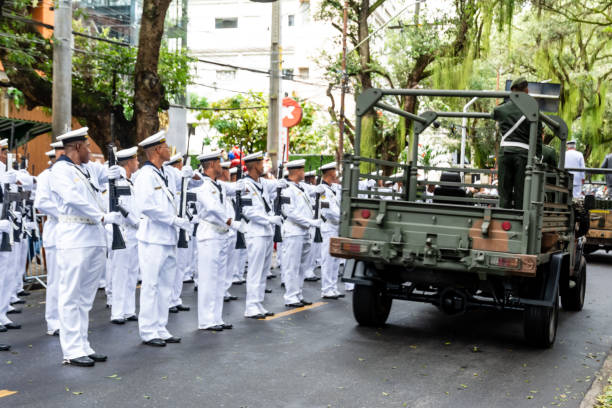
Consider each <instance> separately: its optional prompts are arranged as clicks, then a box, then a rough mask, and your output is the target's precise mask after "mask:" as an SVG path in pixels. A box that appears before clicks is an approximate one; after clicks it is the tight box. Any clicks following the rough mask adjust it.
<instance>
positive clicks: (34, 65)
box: [0, 0, 190, 150]
mask: <svg viewBox="0 0 612 408" xmlns="http://www.w3.org/2000/svg"><path fill="white" fill-rule="evenodd" d="M168 4H169V1H168V0H164V1H163V2H160V1H157V0H144V3H143V10H144V12H143V15H142V22H141V29H140V44H141V46H140V47H139V48H138V50H135V49H133V48H131V47H126V46H121V45H117V44H114V43H111V42H104V41H96V40H92V39H90V38H86V37H84V36H78V35H77V36H75V37H74V54H73V83H72V113H73V116H75V117H76V118H78V119H79V120H81V121H82V122H83V123H84V124H87V126H89V128H90V136H91V137H92V139H93V140H94V141H95V142H96V143H97V144H98V145H99V146H104V145H105V144H107V143H108V142H110V141H111V128H110V124H111V121H110V117H111V113H113V114H114V128H113V129H112V130H113V132H112V133H113V134H114V135H115V137H116V139H117V142H118V144H119V145H120V146H124V147H127V146H133V145H134V144H136V143H137V142H138V141H140V140H142V139H144V138H145V137H147V136H149V135H150V134H152V133H153V132H155V131H156V130H157V128H158V119H157V112H158V111H159V109H160V108H162V109H163V108H167V107H168V104H169V101H168V100H169V98H170V97H171V96H172V95H175V94H181V93H183V92H184V90H185V87H186V85H187V83H188V82H189V61H190V59H189V57H188V56H187V55H186V54H185V52H184V51H182V52H178V53H170V52H168V51H167V50H166V49H165V47H161V46H160V45H161V41H162V35H163V21H164V17H165V14H166V11H167V8H168ZM31 13H32V7H31V1H26V0H14V1H11V2H10V3H6V4H5V5H4V7H3V16H2V18H1V19H0V31H1V32H2V33H3V35H2V36H0V62H2V65H3V66H4V69H5V72H6V74H7V76H8V78H9V82H8V83H6V84H4V83H3V84H2V86H7V87H10V88H14V89H17V90H19V91H20V92H21V94H22V95H23V100H24V103H25V106H26V107H27V108H28V109H33V108H35V107H37V106H41V107H45V108H51V88H52V86H51V80H52V77H53V75H52V74H53V73H52V65H53V64H52V56H53V49H52V43H51V40H50V39H45V38H43V37H42V36H41V34H40V32H39V31H38V30H37V25H35V24H32V23H31V22H30V21H31V20H30V19H31ZM75 17H76V19H75V21H73V30H75V31H77V32H81V33H86V32H89V29H88V27H89V23H90V22H89V20H88V18H87V16H85V15H83V14H82V13H76V14H75ZM97 35H98V36H101V37H102V38H108V32H107V31H103V32H102V33H98V34H97ZM103 150H104V149H103Z"/></svg>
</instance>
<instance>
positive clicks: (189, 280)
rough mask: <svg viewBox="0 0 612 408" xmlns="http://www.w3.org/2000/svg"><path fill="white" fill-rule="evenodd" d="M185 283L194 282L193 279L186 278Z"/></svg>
mask: <svg viewBox="0 0 612 408" xmlns="http://www.w3.org/2000/svg"><path fill="white" fill-rule="evenodd" d="M183 283H193V279H187V280H184V281H183Z"/></svg>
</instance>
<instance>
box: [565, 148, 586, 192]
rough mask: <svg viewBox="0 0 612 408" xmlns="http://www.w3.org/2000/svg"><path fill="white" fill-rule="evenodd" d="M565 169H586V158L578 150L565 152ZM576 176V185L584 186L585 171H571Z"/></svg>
mask: <svg viewBox="0 0 612 408" xmlns="http://www.w3.org/2000/svg"><path fill="white" fill-rule="evenodd" d="M565 167H569V168H576V169H584V167H585V166H584V156H583V155H582V153H580V152H579V151H578V150H575V149H571V150H567V151H566V152H565ZM570 173H572V174H573V175H574V185H575V186H579V185H582V180H583V179H584V178H585V177H584V172H583V171H580V172H579V171H570Z"/></svg>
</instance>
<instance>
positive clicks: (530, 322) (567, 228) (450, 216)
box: [330, 89, 586, 347]
mask: <svg viewBox="0 0 612 408" xmlns="http://www.w3.org/2000/svg"><path fill="white" fill-rule="evenodd" d="M396 95H397V96H402V95H410V96H415V97H417V98H423V97H457V98H474V97H478V98H509V99H510V101H512V103H515V104H516V105H517V106H518V108H519V109H520V110H521V111H522V112H523V114H524V116H525V117H526V119H527V120H528V121H529V122H530V149H529V156H528V165H527V169H526V178H525V192H524V198H523V199H524V201H523V208H522V209H520V210H518V209H506V208H500V207H498V200H497V198H496V197H491V196H490V195H489V196H487V195H484V196H480V197H479V196H478V195H474V196H469V195H468V194H466V192H465V190H464V188H465V187H477V188H494V187H495V186H493V185H487V184H476V183H465V182H464V181H465V177H464V176H465V174H469V173H472V174H478V173H480V174H493V173H495V171H494V170H480V169H468V168H437V167H424V166H418V165H417V163H418V162H417V155H418V151H417V150H418V149H417V148H416V146H418V143H419V135H420V134H421V133H422V132H423V131H424V130H425V129H427V128H428V127H429V126H432V125H433V126H437V125H438V123H437V119H438V118H464V117H468V118H481V119H490V120H492V116H491V114H490V113H482V112H433V111H428V112H424V113H422V114H420V115H414V114H411V113H409V112H405V111H403V110H401V109H398V108H396V107H393V106H391V105H389V104H387V103H385V99H386V98H387V97H389V96H396ZM371 109H381V110H384V111H387V112H391V113H394V114H397V115H400V116H404V117H406V118H409V119H411V120H412V121H413V123H414V138H413V148H412V158H411V161H410V163H409V164H402V163H395V162H390V161H383V160H378V159H373V158H368V157H362V156H360V136H361V129H360V125H361V117H362V116H363V115H364V114H366V113H367V112H368V111H370V110H371ZM356 113H357V120H356V124H357V126H356V129H355V153H354V155H347V156H345V157H344V161H343V179H342V210H341V222H340V234H339V237H337V238H335V239H332V240H331V242H330V253H331V254H332V255H334V256H336V257H340V258H346V259H347V261H346V265H345V269H344V274H343V280H344V281H345V282H352V283H354V284H355V291H354V294H353V312H354V316H355V319H356V320H357V322H358V323H359V324H361V325H366V326H370V325H372V326H377V325H381V324H384V323H385V321H386V320H387V317H388V315H389V311H390V309H391V304H392V301H393V299H399V300H411V301H416V302H424V303H431V304H433V305H435V306H437V307H438V308H439V309H440V310H442V311H443V312H445V313H448V314H451V315H452V314H459V313H463V312H466V311H469V310H473V309H492V310H520V311H523V312H524V331H525V337H526V339H527V340H528V341H529V342H530V343H532V344H533V345H535V346H538V347H550V346H552V345H553V343H554V341H555V337H556V332H557V322H558V314H559V298H560V299H561V304H562V306H563V308H564V309H566V310H572V311H579V310H581V309H582V306H583V304H584V297H585V288H586V262H585V260H584V257H583V255H582V240H579V239H577V238H576V233H575V231H576V224H575V220H576V215H575V213H576V209H575V208H574V207H575V205H574V203H573V202H572V197H571V188H572V187H571V183H572V182H571V176H570V175H569V173H567V172H566V171H565V170H564V157H565V141H566V139H567V126H566V125H565V123H564V122H563V120H561V118H559V117H555V116H545V115H543V114H541V113H540V111H539V110H538V104H537V102H536V100H535V99H534V98H532V97H531V96H529V95H527V94H525V93H510V92H493V91H452V90H449V91H447V90H422V89H401V90H397V89H395V90H386V89H368V90H366V91H365V92H363V93H362V94H361V95H360V96H359V98H358V100H357V109H356ZM538 122H543V123H545V124H546V125H547V126H548V127H549V128H551V129H552V130H553V132H554V133H555V135H556V137H558V138H559V139H560V145H561V148H560V155H559V156H560V160H559V168H551V167H548V165H546V164H543V163H541V162H540V160H538V159H536V157H535V151H536V149H535V146H536V140H537V139H536V138H538V137H540V136H539V135H538V134H537V129H538ZM379 169H380V170H383V171H382V172H381V173H378V172H376V171H373V170H379ZM419 170H423V171H425V172H427V171H431V170H436V171H439V172H442V176H441V177H440V180H439V181H430V180H426V179H419V177H418V171H419ZM389 174H390V175H389ZM394 174H401V175H402V176H401V179H402V183H401V185H402V188H396V189H391V191H380V190H379V191H377V192H376V195H372V191H371V190H369V189H366V188H364V186H365V185H367V182H364V181H367V180H368V179H374V180H383V182H384V181H386V180H388V179H391V180H395V181H397V177H395V176H394ZM470 179H471V178H470ZM430 185H436V186H437V187H436V188H435V190H434V191H433V195H427V194H426V192H425V190H426V188H427V186H430ZM428 190H429V189H428Z"/></svg>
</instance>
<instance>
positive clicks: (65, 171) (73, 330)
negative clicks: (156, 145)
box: [51, 128, 123, 366]
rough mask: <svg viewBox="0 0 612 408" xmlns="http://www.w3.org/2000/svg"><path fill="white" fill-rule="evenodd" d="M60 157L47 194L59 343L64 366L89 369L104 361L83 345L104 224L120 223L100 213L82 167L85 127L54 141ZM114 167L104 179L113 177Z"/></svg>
mask: <svg viewBox="0 0 612 408" xmlns="http://www.w3.org/2000/svg"><path fill="white" fill-rule="evenodd" d="M57 140H58V141H62V142H63V143H64V149H65V154H64V156H62V157H60V158H59V159H57V161H56V162H55V164H54V165H53V170H52V172H53V177H51V191H52V192H53V194H54V195H56V196H57V197H56V199H57V202H58V208H59V217H58V218H59V223H58V225H57V231H56V232H57V235H56V237H57V239H56V247H57V270H58V271H59V304H58V308H59V320H60V333H59V337H60V344H61V347H62V352H63V354H64V363H66V364H72V365H77V366H93V365H94V363H95V362H101V361H106V356H105V355H101V354H97V353H95V351H94V350H93V349H92V348H91V346H90V344H89V341H88V329H89V316H88V315H89V310H91V307H92V305H93V301H94V298H95V296H96V290H97V287H98V282H99V280H100V277H101V276H102V274H103V273H104V268H105V255H106V254H105V252H106V237H105V230H104V225H105V224H109V223H115V224H119V225H120V224H121V223H122V222H123V217H122V216H121V214H119V213H106V214H105V213H104V210H103V209H104V204H103V203H102V202H101V195H100V186H99V184H98V182H97V180H96V179H95V178H94V177H92V176H91V174H90V173H89V171H88V170H87V168H86V166H83V164H86V163H87V162H88V161H89V156H90V150H89V140H88V138H87V128H82V129H78V130H74V131H72V132H68V133H66V134H64V135H62V136H59V137H58V138H57ZM118 173H119V169H118V168H117V167H115V168H114V169H113V174H111V171H110V170H109V177H112V178H115V177H118Z"/></svg>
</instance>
